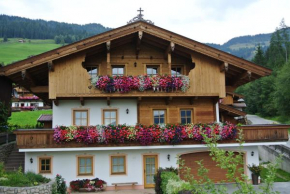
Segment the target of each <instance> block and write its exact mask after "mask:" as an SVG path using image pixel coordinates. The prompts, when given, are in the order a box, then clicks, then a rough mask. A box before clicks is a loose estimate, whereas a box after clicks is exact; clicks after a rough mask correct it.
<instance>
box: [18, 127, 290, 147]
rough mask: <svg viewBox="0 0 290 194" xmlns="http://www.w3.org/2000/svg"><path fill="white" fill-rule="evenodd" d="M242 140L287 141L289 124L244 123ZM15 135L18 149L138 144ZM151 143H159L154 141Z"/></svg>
mask: <svg viewBox="0 0 290 194" xmlns="http://www.w3.org/2000/svg"><path fill="white" fill-rule="evenodd" d="M240 128H242V129H243V134H244V140H245V142H246V143H259V142H286V141H288V138H289V137H288V129H289V128H290V125H244V126H241V127H240ZM14 133H15V134H16V135H17V146H18V147H19V148H20V149H26V148H77V147H115V146H140V144H138V143H124V144H118V145H115V144H89V145H87V144H84V143H76V142H68V143H65V144H57V143H56V142H55V141H54V139H53V134H54V130H53V129H31V130H29V129H19V130H17V131H15V132H14ZM219 143H221V144H226V143H237V142H236V140H234V139H233V140H225V141H221V142H219ZM180 144H181V145H192V144H202V142H199V141H194V140H186V141H182V142H181V143H180ZM152 145H155V146H156V145H161V144H160V143H155V144H152ZM162 145H164V144H162Z"/></svg>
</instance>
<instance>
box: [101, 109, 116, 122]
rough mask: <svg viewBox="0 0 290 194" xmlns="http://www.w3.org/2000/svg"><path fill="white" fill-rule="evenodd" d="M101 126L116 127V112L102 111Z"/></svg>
mask: <svg viewBox="0 0 290 194" xmlns="http://www.w3.org/2000/svg"><path fill="white" fill-rule="evenodd" d="M103 118H104V120H103V124H104V125H117V124H118V122H117V110H103Z"/></svg>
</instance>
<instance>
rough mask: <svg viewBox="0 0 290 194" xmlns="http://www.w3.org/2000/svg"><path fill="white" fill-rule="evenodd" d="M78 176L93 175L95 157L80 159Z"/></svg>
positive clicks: (82, 157) (81, 157)
mask: <svg viewBox="0 0 290 194" xmlns="http://www.w3.org/2000/svg"><path fill="white" fill-rule="evenodd" d="M78 175H93V156H79V157H78Z"/></svg>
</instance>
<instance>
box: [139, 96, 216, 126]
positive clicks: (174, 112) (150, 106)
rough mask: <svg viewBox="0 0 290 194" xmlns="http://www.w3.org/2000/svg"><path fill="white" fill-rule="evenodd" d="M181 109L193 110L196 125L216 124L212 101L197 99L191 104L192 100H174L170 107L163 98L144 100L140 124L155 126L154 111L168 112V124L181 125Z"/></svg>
mask: <svg viewBox="0 0 290 194" xmlns="http://www.w3.org/2000/svg"><path fill="white" fill-rule="evenodd" d="M180 109H192V113H193V118H192V119H193V122H194V123H199V122H202V123H209V122H214V114H215V113H214V103H213V101H212V99H197V100H195V101H194V102H193V104H192V105H191V104H190V99H183V100H181V99H179V98H173V99H172V100H171V101H170V103H169V104H168V105H166V101H165V99H163V98H155V99H154V98H147V99H142V101H141V102H140V104H139V115H140V116H139V119H140V123H142V124H145V125H151V124H153V110H166V113H167V114H166V122H167V123H180V115H179V114H180V113H179V111H180Z"/></svg>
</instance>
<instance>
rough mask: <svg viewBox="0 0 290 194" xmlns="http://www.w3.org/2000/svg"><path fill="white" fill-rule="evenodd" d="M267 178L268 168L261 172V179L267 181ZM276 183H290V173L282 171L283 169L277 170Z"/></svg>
mask: <svg viewBox="0 0 290 194" xmlns="http://www.w3.org/2000/svg"><path fill="white" fill-rule="evenodd" d="M266 176H267V168H264V169H263V170H262V171H261V179H262V181H263V179H265V178H266ZM274 182H290V173H288V172H286V171H284V170H282V169H277V172H276V176H275V179H274Z"/></svg>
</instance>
